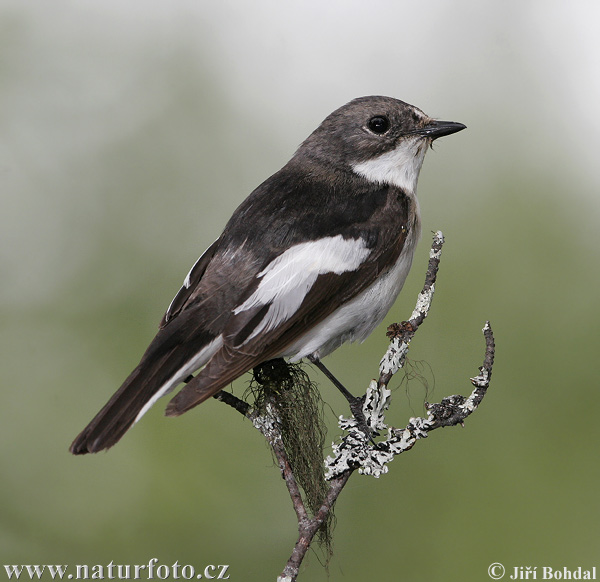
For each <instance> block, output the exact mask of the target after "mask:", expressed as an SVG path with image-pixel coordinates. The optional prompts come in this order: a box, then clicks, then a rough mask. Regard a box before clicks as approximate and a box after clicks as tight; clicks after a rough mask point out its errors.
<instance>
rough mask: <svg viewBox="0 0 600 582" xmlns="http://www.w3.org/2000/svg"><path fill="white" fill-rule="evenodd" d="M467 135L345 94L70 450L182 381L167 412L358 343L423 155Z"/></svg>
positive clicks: (202, 265) (83, 448) (367, 329)
mask: <svg viewBox="0 0 600 582" xmlns="http://www.w3.org/2000/svg"><path fill="white" fill-rule="evenodd" d="M462 129H465V126H464V125H463V124H461V123H454V122H449V121H436V120H434V119H432V118H431V117H428V116H427V115H425V113H423V112H422V111H421V110H420V109H418V108H416V107H414V106H412V105H409V104H407V103H404V102H403V101H399V100H397V99H393V98H390V97H377V96H375V97H361V98H358V99H354V100H353V101H351V102H350V103H348V104H346V105H344V106H343V107H340V108H339V109H337V110H336V111H334V112H333V113H332V114H331V115H329V116H328V117H327V118H326V119H325V120H324V121H323V123H321V125H320V126H319V127H318V128H317V129H316V130H315V131H314V132H313V133H312V134H311V135H310V136H309V137H308V139H306V141H304V142H303V143H302V144H301V145H300V147H299V148H298V150H297V151H296V153H295V154H294V155H293V157H292V159H291V160H290V161H289V162H288V163H287V164H286V165H285V166H284V167H283V168H282V169H281V170H279V171H278V172H277V173H275V174H274V175H273V176H271V177H270V178H268V179H267V180H266V181H265V182H263V183H262V184H261V185H260V186H258V188H256V190H254V192H252V194H250V196H248V198H246V200H244V201H243V202H242V203H241V205H240V206H239V207H238V208H237V210H236V211H235V212H234V213H233V216H232V217H231V219H230V220H229V222H228V223H227V225H226V226H225V230H224V231H223V233H222V234H221V236H220V237H219V238H218V239H217V240H216V241H215V242H214V243H213V244H212V245H211V246H210V247H209V248H208V250H207V251H206V252H205V253H204V254H203V255H202V256H201V257H200V258H199V259H198V260H197V261H196V263H195V264H194V266H193V267H192V269H191V270H190V272H189V273H188V275H187V277H186V278H185V280H184V282H183V286H182V287H181V289H180V290H179V292H178V293H177V295H176V296H175V298H174V299H173V301H172V302H171V304H170V305H169V308H168V309H167V311H166V313H165V315H164V317H163V318H162V321H161V323H160V329H159V331H158V333H157V334H156V337H155V338H154V339H153V340H152V342H151V343H150V346H149V347H148V349H147V350H146V352H145V353H144V355H143V356H142V359H141V361H140V363H139V364H138V366H137V367H136V368H135V370H133V372H132V373H131V374H130V375H129V377H128V378H127V379H126V380H125V382H124V383H123V385H122V386H121V388H119V390H118V391H117V392H116V393H115V394H114V395H113V397H112V398H111V399H110V400H109V401H108V403H107V404H106V405H105V406H104V408H102V410H100V412H99V413H98V414H97V415H96V416H95V417H94V419H93V420H92V421H91V422H90V424H89V425H88V426H87V427H86V428H85V429H84V430H83V431H82V432H81V434H79V436H78V437H77V438H76V439H75V440H74V441H73V444H72V445H71V449H70V450H71V452H72V453H73V454H76V455H79V454H85V453H95V452H97V451H100V450H103V449H108V448H109V447H112V446H113V445H114V444H115V443H116V442H117V441H119V439H120V438H121V437H122V436H123V435H124V434H125V432H126V431H127V430H128V429H129V428H131V426H132V425H133V424H135V423H136V422H137V421H138V420H139V419H140V418H141V417H142V416H143V415H144V414H145V413H146V412H147V411H148V409H149V408H150V407H151V406H152V405H153V404H154V403H155V402H156V401H157V400H158V399H159V398H160V397H161V396H164V395H165V394H168V393H169V392H171V391H172V390H174V389H175V388H176V387H177V386H178V385H179V384H181V383H182V382H183V381H184V380H185V381H186V382H187V383H186V384H185V385H184V386H183V388H182V389H181V390H180V391H179V393H178V394H177V395H176V396H175V397H174V398H173V399H172V400H171V401H170V402H169V404H168V406H167V409H166V415H167V416H179V415H180V414H183V413H184V412H186V411H187V410H189V409H190V408H193V407H194V406H196V405H198V404H200V403H201V402H204V401H205V400H206V399H207V398H209V397H211V396H213V395H214V394H216V393H217V392H218V391H219V390H221V389H222V388H224V387H225V386H226V385H227V384H229V383H231V382H232V381H233V380H235V379H236V378H238V377H239V376H241V375H242V374H244V373H245V372H247V371H248V370H251V369H252V368H254V367H255V366H257V365H259V364H261V363H262V362H265V361H267V360H270V359H274V358H280V357H284V358H288V359H289V360H290V361H298V360H300V359H302V358H309V359H311V361H313V362H315V363H320V360H321V358H323V357H324V356H326V355H327V354H329V353H331V352H332V351H333V350H335V349H336V348H338V347H339V346H341V345H342V344H343V343H344V342H349V341H357V340H358V341H363V340H364V339H365V338H366V337H367V336H368V335H369V334H370V333H371V332H372V331H373V329H374V328H375V327H376V326H377V325H378V324H379V323H381V321H382V320H383V318H384V317H385V315H386V314H387V312H388V310H389V309H390V307H391V306H392V304H393V303H394V301H395V299H396V297H397V296H398V294H399V293H400V290H401V289H402V285H403V284H404V280H405V279H406V276H407V274H408V271H409V269H410V266H411V262H412V258H413V253H414V251H415V246H416V244H417V240H418V239H419V234H420V228H421V227H420V217H419V204H418V202H417V198H416V188H417V180H418V177H419V171H420V170H421V165H422V163H423V159H424V157H425V153H426V151H427V148H428V146H430V145H431V143H432V142H433V140H434V139H436V138H438V137H441V136H444V135H449V134H452V133H456V132H457V131H461V130H462ZM198 370H200V371H199V373H198V374H197V375H196V376H194V377H191V378H190V375H191V374H193V373H195V372H196V371H198Z"/></svg>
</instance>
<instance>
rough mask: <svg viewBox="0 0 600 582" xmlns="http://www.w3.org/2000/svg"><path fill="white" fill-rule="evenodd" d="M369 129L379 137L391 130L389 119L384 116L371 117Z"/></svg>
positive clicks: (368, 124)
mask: <svg viewBox="0 0 600 582" xmlns="http://www.w3.org/2000/svg"><path fill="white" fill-rule="evenodd" d="M367 127H368V128H369V129H370V130H371V131H372V132H373V133H378V134H379V135H381V134H382V133H385V132H386V131H387V130H388V129H389V128H390V121H389V119H388V118H387V117H383V116H382V115H376V116H375V117H371V119H369V123H367Z"/></svg>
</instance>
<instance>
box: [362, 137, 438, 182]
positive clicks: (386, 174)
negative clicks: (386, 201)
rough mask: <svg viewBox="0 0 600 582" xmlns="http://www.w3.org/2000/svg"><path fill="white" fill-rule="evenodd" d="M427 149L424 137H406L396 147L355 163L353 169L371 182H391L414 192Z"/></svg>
mask: <svg viewBox="0 0 600 582" xmlns="http://www.w3.org/2000/svg"><path fill="white" fill-rule="evenodd" d="M426 151H427V140H425V139H423V137H421V136H414V137H410V138H405V139H403V140H401V141H400V142H399V143H398V146H397V147H396V149H393V150H392V151H389V152H386V153H385V154H381V155H380V156H379V157H377V158H373V159H371V160H367V161H366V162H360V163H359V164H354V165H353V166H352V169H353V170H354V171H355V172H356V173H357V174H360V175H361V176H363V177H364V178H366V179H367V180H369V181H370V182H375V183H376V184H391V185H393V186H398V187H399V188H402V189H403V190H404V191H405V192H408V193H414V192H416V190H417V181H418V180H419V172H420V171H421V166H422V165H423V160H424V159H425V153H426Z"/></svg>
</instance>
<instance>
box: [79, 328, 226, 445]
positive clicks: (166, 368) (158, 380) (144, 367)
mask: <svg viewBox="0 0 600 582" xmlns="http://www.w3.org/2000/svg"><path fill="white" fill-rule="evenodd" d="M159 334H160V332H159ZM157 338H158V336H157ZM153 347H154V346H153V345H152V344H151V346H150V348H149V349H148V350H147V352H146V354H144V357H143V358H142V360H141V362H140V363H139V365H138V366H137V368H136V369H135V370H134V371H133V372H132V373H131V374H130V375H129V377H128V378H127V379H126V380H125V382H123V385H122V386H121V387H120V388H119V390H117V392H115V394H114V395H113V396H112V398H111V399H110V400H109V401H108V402H107V403H106V404H105V405H104V407H103V408H102V410H100V412H98V414H96V416H95V417H94V418H93V419H92V421H91V422H90V423H89V424H88V425H87V426H86V427H85V428H84V429H83V430H82V431H81V433H80V434H79V435H78V436H77V437H76V438H75V440H74V441H73V443H72V444H71V447H70V448H69V450H70V451H71V453H73V454H74V455H85V454H86V453H97V452H98V451H102V450H105V449H109V448H110V447H112V446H113V445H115V444H116V443H117V442H118V441H119V440H120V439H121V438H122V437H123V435H124V434H125V433H126V432H127V431H128V430H129V429H130V428H131V427H132V426H133V425H134V424H135V423H136V422H137V421H138V420H139V419H140V418H141V417H142V416H143V415H144V414H145V413H146V412H147V411H148V410H149V409H150V407H151V406H152V405H153V404H154V403H155V402H156V401H157V400H158V399H159V398H160V397H161V396H164V395H165V394H168V393H169V392H171V391H172V390H173V389H174V388H175V387H176V386H177V385H178V384H179V383H181V382H182V381H183V380H185V379H186V378H187V377H188V376H189V375H190V374H191V373H192V372H194V371H195V370H197V369H198V368H200V367H201V366H203V365H204V364H205V363H206V362H207V361H208V360H209V359H210V357H211V356H212V354H213V353H214V351H216V349H218V347H219V340H215V341H210V342H207V343H205V344H204V346H203V347H202V349H200V350H199V351H198V352H197V353H195V354H193V353H190V354H189V357H188V358H186V359H185V361H183V362H182V359H181V352H182V350H181V346H177V345H175V346H173V345H170V346H169V348H168V349H164V347H165V346H164V344H163V346H160V347H162V348H163V349H160V348H159V349H153ZM178 356H179V357H178Z"/></svg>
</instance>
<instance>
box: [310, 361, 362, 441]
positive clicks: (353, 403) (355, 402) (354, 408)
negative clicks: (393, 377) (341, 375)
mask: <svg viewBox="0 0 600 582" xmlns="http://www.w3.org/2000/svg"><path fill="white" fill-rule="evenodd" d="M308 359H309V360H310V362H311V363H313V364H314V365H315V366H317V368H319V370H321V372H323V374H325V376H327V378H329V380H331V383H332V384H333V385H334V386H335V387H336V388H337V389H338V390H339V391H340V392H341V393H342V394H343V395H344V397H345V398H346V400H347V401H348V404H349V405H350V411H351V412H352V415H353V416H354V418H355V419H356V422H357V423H358V428H359V429H360V430H361V431H362V432H363V433H364V434H365V436H367V437H368V438H369V440H371V441H373V438H372V433H373V431H372V430H371V429H370V428H369V426H368V425H367V419H366V418H365V414H364V412H363V404H364V403H365V397H364V396H352V394H351V393H350V392H349V391H348V389H347V388H346V387H345V386H344V385H343V384H342V383H341V382H340V381H339V380H338V379H337V378H336V377H335V376H334V375H333V374H332V373H331V372H330V371H329V370H328V369H327V368H326V366H325V364H323V362H321V360H319V359H318V358H316V357H314V356H309V357H308Z"/></svg>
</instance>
